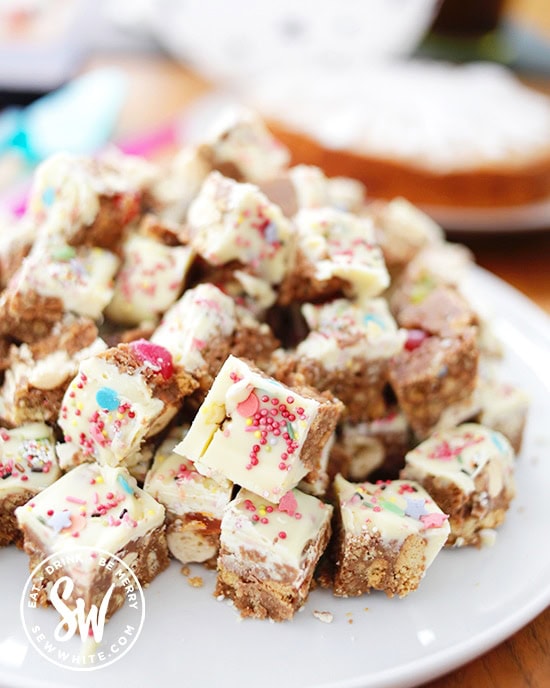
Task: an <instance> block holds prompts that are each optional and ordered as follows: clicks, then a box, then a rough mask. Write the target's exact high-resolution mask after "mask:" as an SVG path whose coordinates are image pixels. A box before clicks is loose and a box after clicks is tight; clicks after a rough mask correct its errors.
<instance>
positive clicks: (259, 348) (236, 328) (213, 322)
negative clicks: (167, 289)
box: [151, 284, 278, 403]
mask: <svg viewBox="0 0 550 688" xmlns="http://www.w3.org/2000/svg"><path fill="white" fill-rule="evenodd" d="M151 341H152V342H154V343H155V344H160V345H161V346H163V347H164V348H166V349H167V350H168V351H169V352H170V353H171V354H172V357H173V360H174V365H176V366H180V367H182V368H183V369H184V370H186V371H187V372H189V373H191V374H192V375H193V377H194V378H196V379H197V380H198V382H199V389H198V390H197V392H196V393H195V395H194V397H193V400H194V401H195V402H198V403H202V401H203V400H204V397H205V395H206V393H207V392H208V390H209V389H210V387H211V386H212V382H213V380H214V378H215V377H216V375H217V374H218V372H219V370H220V368H221V367H222V364H223V363H224V361H225V359H226V358H227V357H228V356H229V354H233V355H235V356H237V357H239V356H249V357H250V358H252V359H253V360H254V361H255V363H256V364H257V365H258V366H260V367H262V366H263V365H264V364H266V363H267V361H268V360H269V356H270V354H271V353H272V351H273V350H274V349H275V348H276V347H277V346H278V341H277V339H275V337H274V336H273V333H272V332H271V329H270V328H269V326H268V325H267V324H264V323H262V324H260V323H259V322H258V321H257V320H256V318H255V317H254V316H253V315H252V313H250V312H249V311H247V310H246V309H245V308H242V307H240V306H237V305H236V304H235V302H234V301H233V299H232V298H231V297H229V296H227V295H226V294H224V293H223V292H222V291H221V290H220V289H218V288H217V287H215V286H214V285H213V284H199V285H197V286H196V287H194V288H193V289H188V290H187V291H186V292H185V293H184V294H183V296H182V297H181V299H180V300H179V301H178V302H177V303H175V304H174V305H173V306H172V307H171V308H170V309H169V310H168V311H167V312H166V313H165V314H164V317H163V319H162V321H161V323H160V325H159V326H158V327H157V329H156V330H155V332H154V333H153V335H152V337H151Z"/></svg>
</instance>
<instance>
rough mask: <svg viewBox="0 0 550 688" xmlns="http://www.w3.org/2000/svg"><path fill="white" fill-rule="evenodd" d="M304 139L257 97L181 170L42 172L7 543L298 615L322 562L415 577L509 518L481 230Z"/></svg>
mask: <svg viewBox="0 0 550 688" xmlns="http://www.w3.org/2000/svg"><path fill="white" fill-rule="evenodd" d="M289 159H290V158H289V153H288V151H287V150H286V149H285V148H284V147H283V146H282V145H281V144H280V143H278V142H277V141H276V140H274V138H273V137H272V136H271V134H270V133H269V131H268V130H267V129H266V128H265V126H264V124H263V123H262V122H261V121H260V120H259V119H258V118H257V117H256V116H255V115H254V114H253V113H250V112H248V111H239V112H233V113H230V114H227V116H226V117H225V119H224V120H223V121H221V122H220V123H219V125H218V126H217V128H216V130H215V131H214V132H213V133H212V134H211V135H210V136H209V137H208V138H207V139H205V140H204V141H203V142H201V143H200V144H197V145H194V146H188V147H185V148H184V149H182V150H181V151H180V152H179V153H178V154H177V155H175V156H174V158H173V159H172V160H171V161H170V163H169V164H168V165H167V166H165V167H161V166H160V165H156V164H152V163H149V162H147V161H145V160H142V159H139V158H134V157H130V156H124V155H122V154H121V153H119V152H118V151H115V150H112V151H107V152H106V153H104V154H102V155H100V156H99V157H97V158H94V159H92V158H83V157H75V156H70V155H67V154H58V155H55V156H53V157H51V158H50V159H48V160H46V161H45V162H44V163H43V164H42V165H41V166H40V167H39V169H38V170H37V173H36V175H35V179H34V183H33V187H32V192H31V196H30V201H29V206H28V209H27V212H26V214H25V215H24V216H23V217H22V218H21V219H20V220H19V221H18V222H17V223H16V224H15V223H14V221H13V220H11V221H9V222H8V221H6V223H5V227H4V228H3V230H2V234H1V242H2V243H1V249H0V253H1V255H0V271H1V272H0V280H1V282H2V287H3V292H2V294H1V297H0V310H1V318H0V328H1V333H0V349H1V351H0V362H1V367H2V373H1V374H2V380H3V382H2V387H1V390H0V396H1V408H0V416H1V418H2V429H1V430H0V432H1V445H0V476H1V478H2V480H1V481H0V544H1V545H8V544H10V543H15V544H16V545H17V546H19V547H22V548H23V549H24V550H25V551H26V552H27V554H28V555H29V556H30V565H31V569H32V568H33V567H35V566H36V565H37V564H38V563H40V562H41V561H42V560H43V559H44V558H45V557H47V556H49V555H51V554H53V553H63V552H68V551H70V550H71V548H74V547H75V546H77V545H79V546H80V545H89V546H93V547H98V548H101V549H103V550H107V551H109V552H111V553H112V554H113V555H116V556H118V557H119V558H121V559H123V560H124V561H125V562H126V563H128V565H130V566H131V567H132V569H133V570H134V571H135V572H136V574H137V576H138V578H139V580H140V581H141V583H142V584H147V583H149V582H150V581H152V580H153V579H154V578H155V576H156V575H157V574H159V573H160V572H161V571H162V570H163V569H165V568H166V567H167V566H168V564H169V561H170V558H171V557H173V558H175V559H178V560H179V561H180V562H182V563H184V564H187V563H190V562H202V563H204V564H205V566H208V567H210V568H217V583H216V590H215V594H216V596H218V597H220V596H223V597H225V598H228V599H230V600H231V601H232V603H233V604H234V606H235V607H236V608H237V609H238V610H239V611H240V613H241V614H242V615H243V616H253V617H259V618H265V617H268V618H271V619H274V620H276V621H280V620H285V619H290V618H291V617H292V616H293V614H294V613H295V612H296V610H297V609H299V608H300V607H301V606H302V605H303V604H304V602H305V600H306V598H307V596H308V592H309V590H310V588H311V585H312V583H313V582H314V581H318V582H319V583H320V584H322V585H325V586H330V587H331V588H332V590H333V592H334V594H335V595H336V596H341V597H347V596H355V595H362V594H364V593H367V592H369V591H371V590H382V591H385V592H386V594H387V595H389V596H393V595H398V596H404V595H407V594H408V593H410V592H411V591H414V590H415V589H416V588H417V587H418V585H419V583H420V581H421V579H422V578H423V576H424V574H425V572H426V569H427V568H428V566H429V565H430V564H431V563H432V561H433V560H434V558H435V557H436V556H437V554H438V552H439V551H440V550H441V549H442V547H443V546H447V547H461V546H466V545H474V546H477V547H479V546H481V545H484V544H488V543H490V542H491V541H492V540H493V539H494V537H495V528H496V527H497V526H499V525H500V524H501V523H502V521H503V519H504V517H505V513H506V510H507V509H508V506H509V504H510V501H511V499H512V498H513V496H514V478H513V473H514V457H515V453H517V452H518V451H519V448H520V445H521V439H522V432H523V424H524V421H525V415H526V412H527V400H526V397H525V395H524V393H523V392H522V391H521V390H518V389H516V388H514V387H512V386H510V385H506V384H504V383H502V382H501V381H499V379H498V376H497V375H496V372H495V371H496V368H497V364H498V360H499V357H500V355H501V352H500V347H499V344H498V341H496V339H495V337H494V336H493V335H492V333H491V329H490V326H489V323H488V322H487V319H486V318H485V317H484V316H483V314H482V312H481V311H480V308H479V307H478V305H477V304H475V302H474V301H473V300H472V299H471V298H470V297H468V296H467V290H466V288H465V286H464V285H465V274H466V272H467V270H468V266H469V263H470V261H471V257H470V255H469V253H468V251H467V250H466V249H464V248H463V247H461V246H458V245H452V244H450V243H447V242H446V241H445V240H444V237H443V233H442V231H441V229H440V228H439V227H438V226H437V225H436V224H435V223H434V222H433V221H432V220H430V219H429V218H428V217H427V216H426V215H425V214H424V213H422V212H421V211H420V210H418V209H417V208H415V207H413V206H412V205H411V204H409V203H408V202H407V201H406V200H404V199H395V200H391V201H375V202H370V201H369V199H368V196H366V193H365V189H364V188H363V186H362V185H361V184H359V183H358V182H356V181H354V180H352V179H347V178H333V179H328V178H326V177H325V175H324V174H323V172H322V170H321V169H319V168H317V167H308V166H294V167H292V166H290V165H289ZM62 574H63V570H60V571H59V575H62ZM103 583H105V581H103ZM35 584H36V585H37V589H38V588H40V585H41V583H40V581H39V580H38V579H37V581H36V582H35ZM86 585H87V589H84V590H81V591H80V593H81V594H82V595H86V598H87V599H88V600H90V601H93V600H94V599H95V598H94V595H95V588H94V586H96V587H97V586H98V585H99V583H98V581H96V580H93V579H92V580H88V581H87V583H86ZM113 599H114V598H113ZM38 601H39V602H41V603H42V604H47V589H46V588H45V587H42V588H41V589H40V593H39V595H38ZM119 604H121V600H118V601H115V602H114V603H113V606H112V607H111V608H110V610H109V613H112V612H113V611H115V610H116V607H117V605H119Z"/></svg>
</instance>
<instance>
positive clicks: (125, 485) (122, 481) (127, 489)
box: [117, 473, 134, 495]
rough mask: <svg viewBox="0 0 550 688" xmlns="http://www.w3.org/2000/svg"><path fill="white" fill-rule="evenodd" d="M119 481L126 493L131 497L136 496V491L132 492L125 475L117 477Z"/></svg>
mask: <svg viewBox="0 0 550 688" xmlns="http://www.w3.org/2000/svg"><path fill="white" fill-rule="evenodd" d="M117 481H118V482H119V483H120V485H121V487H122V489H123V490H124V492H126V493H127V494H129V495H133V494H134V491H133V490H132V488H131V487H130V485H129V484H128V481H127V480H126V478H125V477H124V476H123V475H120V473H119V474H118V475H117Z"/></svg>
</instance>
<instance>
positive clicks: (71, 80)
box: [0, 0, 550, 286]
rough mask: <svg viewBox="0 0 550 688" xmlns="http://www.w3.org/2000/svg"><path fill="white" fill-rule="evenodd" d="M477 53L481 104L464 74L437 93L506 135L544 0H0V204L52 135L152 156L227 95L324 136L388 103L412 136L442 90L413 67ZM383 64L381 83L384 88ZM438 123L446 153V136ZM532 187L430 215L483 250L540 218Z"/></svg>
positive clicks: (22, 185) (18, 205)
mask: <svg viewBox="0 0 550 688" xmlns="http://www.w3.org/2000/svg"><path fill="white" fill-rule="evenodd" d="M479 61H482V62H485V63H487V62H488V63H490V64H493V65H498V66H499V67H502V71H501V72H498V80H500V81H499V83H500V85H501V86H502V87H503V89H504V90H503V91H502V93H501V94H500V95H499V96H498V98H495V103H494V107H493V110H491V109H490V108H489V107H488V106H487V103H490V100H491V98H490V96H489V95H487V94H486V93H483V91H484V90H485V89H484V82H483V81H481V82H480V85H478V96H479V97H481V96H483V99H484V101H485V104H486V107H485V112H483V108H481V107H477V105H476V101H475V98H474V97H473V96H472V97H469V96H468V91H467V87H466V90H465V91H464V93H465V95H464V96H463V95H462V94H460V95H457V96H456V97H455V100H456V103H454V104H453V106H452V112H451V115H452V117H451V119H452V120H453V122H454V127H455V129H458V128H459V127H458V126H456V125H460V126H462V128H463V129H464V128H465V129H466V130H467V129H468V128H469V127H470V124H469V122H468V120H467V118H466V110H467V111H468V113H467V114H468V117H470V118H473V119H472V121H474V120H475V118H476V117H478V115H479V117H480V118H481V116H482V115H483V117H485V120H487V121H486V122H485V125H484V126H485V137H486V138H490V137H489V136H488V134H490V133H491V128H492V121H494V122H495V125H496V124H497V123H499V122H500V120H501V119H502V122H501V123H500V128H501V130H503V131H505V130H506V129H507V128H508V129H510V131H512V129H513V133H514V135H515V136H516V138H517V137H518V136H519V138H518V140H519V142H520V144H521V141H522V140H523V139H522V137H524V136H525V135H526V134H525V131H527V132H528V131H529V128H530V123H529V121H527V120H526V121H525V123H523V119H522V116H523V113H522V111H521V110H518V116H514V114H513V112H512V110H513V108H512V106H513V105H514V103H513V102H512V101H514V100H515V92H514V91H513V90H510V91H509V96H507V95H506V94H507V93H508V91H506V88H508V86H510V87H512V86H513V84H512V82H511V81H509V80H508V76H509V75H510V76H513V77H514V78H517V79H519V81H518V83H521V84H523V85H526V86H528V87H529V88H530V89H532V93H533V94H534V93H537V94H538V93H542V94H545V95H546V94H550V7H549V3H548V0H339V1H336V0H323V1H321V0H302V1H301V2H299V3H297V2H295V1H293V0H278V1H277V2H274V1H273V0H256V2H254V3H251V2H249V1H247V0H233V1H232V2H227V1H226V0H1V1H0V107H1V110H0V211H1V210H2V209H3V210H5V211H8V212H15V213H21V212H22V211H23V209H24V204H25V198H26V190H27V188H28V181H29V175H30V174H31V173H32V170H33V169H34V167H35V165H36V164H37V163H38V162H39V161H40V160H42V159H43V158H44V157H46V156H47V155H49V154H50V153H51V152H53V151H55V150H59V149H65V150H70V151H73V152H76V153H93V152H96V151H98V150H100V149H101V148H102V147H103V146H105V144H106V143H107V142H108V141H114V142H115V143H117V144H118V145H119V146H120V147H121V148H122V149H123V150H124V151H126V152H129V153H136V154H143V155H146V156H150V157H155V158H159V157H160V158H162V157H163V156H166V155H170V154H171V153H172V152H173V151H174V150H175V149H176V148H178V147H179V146H181V145H183V144H184V143H186V142H188V141H189V140H191V139H192V138H193V137H195V138H196V135H197V131H196V130H197V128H199V129H201V128H202V127H203V126H204V125H205V122H207V121H208V119H209V117H210V116H211V115H212V113H217V112H218V111H219V106H220V105H221V104H222V105H223V104H225V103H227V102H235V101H239V102H246V103H248V104H251V105H252V106H254V107H257V108H258V109H259V110H260V112H261V114H263V115H266V116H267V117H268V118H274V119H281V118H282V119H283V120H285V121H286V122H287V123H288V124H289V126H291V127H292V126H294V125H296V126H299V125H301V124H302V123H303V122H306V124H307V126H312V124H311V123H312V122H313V123H314V124H315V125H316V126H317V129H316V131H315V133H316V135H318V137H319V140H320V141H321V143H322V145H325V146H326V147H328V148H338V147H339V146H340V145H341V146H343V147H345V146H346V144H347V143H349V141H352V139H351V138H350V136H351V134H350V132H353V131H355V130H356V129H358V127H359V126H360V125H361V124H363V125H364V126H366V124H365V123H366V122H367V121H368V122H370V120H369V117H371V118H372V116H373V113H375V112H376V113H377V115H378V120H373V124H374V125H376V126H381V125H384V124H385V119H386V120H389V119H390V118H389V117H386V115H385V113H384V109H383V107H390V106H394V109H395V105H396V103H397V107H398V109H399V116H400V117H401V116H402V115H403V116H406V117H408V120H407V121H406V125H407V127H409V128H410V129H411V132H412V133H411V135H410V137H409V139H410V141H414V140H417V144H418V145H423V140H422V138H421V137H420V133H421V131H420V130H421V129H422V130H423V131H424V134H423V135H424V136H425V137H427V140H428V142H429V139H430V137H431V138H433V131H432V130H433V129H436V130H437V129H438V128H442V127H440V126H439V124H438V118H439V122H445V121H446V120H447V119H449V112H450V110H451V108H450V106H449V105H448V104H446V103H445V102H444V101H445V99H446V98H447V96H446V95H445V93H439V95H438V92H439V91H440V90H441V89H440V88H439V85H440V84H441V85H442V86H445V88H447V91H448V92H449V95H453V86H452V85H449V84H447V85H445V80H446V76H445V74H444V76H443V78H440V77H439V76H437V73H436V72H434V74H435V76H434V77H433V78H432V81H430V78H428V76H426V75H424V74H422V70H423V69H424V66H425V65H426V64H429V65H432V66H433V65H440V64H447V63H452V64H459V65H464V64H470V63H478V62H479ZM396 65H397V67H396ZM411 65H413V66H415V65H421V68H420V69H419V70H416V67H414V69H410V66H411ZM399 70H401V71H399ZM415 70H416V71H415ZM396 71H397V72H398V73H397V74H396V73H395V72H396ZM432 71H433V70H432ZM461 73H462V72H461ZM476 73H477V72H476ZM473 74H474V72H472V75H471V76H468V79H471V80H472V82H473V81H474V76H473ZM495 74H496V72H495ZM390 77H391V79H394V80H395V83H396V86H395V88H394V91H396V94H397V95H395V96H394V95H392V94H391V93H390V94H389V95H388V91H389V90H391V88H389V87H388V88H385V86H387V83H389V82H388V78H390ZM377 79H378V80H377ZM438 79H439V81H438ZM381 82H383V84H382V87H380V83H381ZM449 83H450V82H449ZM514 84H515V82H514ZM514 87H515V86H514ZM461 88H462V86H461ZM377 89H378V93H377V92H376V91H377ZM472 89H473V87H472ZM501 90H502V89H501ZM373 94H374V95H373ZM420 94H423V95H422V98H423V99H424V101H425V102H424V103H423V104H422V107H420V106H419V102H420V100H421V99H422V98H421V97H420ZM472 94H474V95H475V89H474V90H472ZM495 94H496V91H495ZM496 95H498V94H496ZM379 96H380V97H379ZM382 96H384V98H385V100H384V99H383V98H382ZM432 97H433V99H434V102H433V103H431V98H432ZM506 97H508V102H506ZM438 98H439V99H438ZM403 102H405V106H403V104H402V103H403ZM413 104H414V105H415V108H416V110H415V108H410V109H411V112H407V110H408V109H409V106H410V105H413ZM502 104H504V106H503V105H502ZM549 104H550V100H547V99H545V100H536V98H535V97H534V96H533V97H531V105H533V107H532V108H531V110H533V111H534V110H537V108H538V115H539V124H540V122H542V124H541V125H540V131H541V132H542V133H541V134H540V136H542V137H543V138H544V137H545V136H546V141H542V142H541V147H546V146H548V148H549V151H550V135H548V136H547V132H550V114H549V113H550V105H549ZM446 105H447V107H445V106H446ZM382 106H383V107H382ZM514 107H516V106H515V105H514ZM413 110H414V113H413V112H412V111H413ZM508 110H510V112H507V111H508ZM394 114H395V113H394ZM413 114H414V117H416V120H414V117H413ZM505 114H506V115H507V117H501V115H505ZM413 120H414V121H413ZM434 122H435V125H434V126H432V124H433V123H434ZM474 124H475V121H474ZM398 126H399V122H398ZM415 127H416V129H415ZM545 127H546V128H545ZM371 128H372V129H373V131H374V130H375V128H374V127H371ZM522 129H523V130H525V131H523V132H522ZM463 134H464V136H466V137H468V136H469V133H468V131H465V132H463ZM391 135H392V134H391V132H390V134H389V135H387V137H386V138H388V137H389V138H391ZM450 136H451V143H453V145H454V146H455V149H456V150H457V151H458V152H460V149H461V147H462V146H461V141H460V139H457V138H456V136H455V132H451V134H450ZM346 137H347V138H346ZM373 137H374V138H376V136H375V135H374V134H373ZM453 137H454V139H453ZM348 139H349V141H348ZM418 141H419V142H420V143H418ZM405 143H407V142H405ZM413 154H414V151H412V152H411V155H413ZM398 190H399V189H398ZM412 200H414V199H412ZM542 201H543V202H537V203H535V204H527V205H520V206H519V207H517V206H516V207H505V208H497V207H486V208H484V209H482V210H481V211H477V210H475V209H474V210H472V209H471V208H467V207H458V208H454V207H452V204H451V206H450V207H446V208H443V209H441V208H439V209H437V208H435V209H434V217H435V219H436V220H438V221H439V222H441V223H442V224H443V226H444V227H445V229H446V230H448V231H449V232H451V233H452V236H458V238H460V239H465V240H466V241H467V242H468V243H471V244H473V245H474V248H475V249H478V248H479V249H480V250H479V251H478V255H479V256H480V257H481V260H482V261H483V260H484V250H485V244H486V243H487V245H488V246H489V247H490V250H491V251H494V250H495V248H494V247H495V244H494V242H493V241H492V238H491V237H492V236H493V235H494V234H495V233H500V234H503V233H505V234H506V235H507V239H506V241H508V242H509V243H510V245H511V242H513V239H511V238H510V237H509V236H508V235H510V234H516V233H517V232H519V231H521V232H522V235H523V236H526V233H529V234H530V235H531V234H532V233H534V232H537V233H538V234H539V235H540V234H541V232H542V231H543V230H546V229H547V228H548V227H549V226H550V198H545V199H542ZM430 210H431V208H430ZM489 235H491V236H490V237H489ZM538 241H541V239H538ZM484 242H485V243H484ZM546 249H548V250H550V244H548V245H546V244H545V245H544V251H543V252H542V254H543V255H544V252H545V251H546ZM521 250H522V247H521V246H520V247H519V248H518V249H516V248H514V250H513V251H512V250H511V251H509V252H508V253H507V254H506V256H505V260H508V254H509V253H512V252H515V255H516V257H517V254H518V251H519V252H520V253H521ZM539 253H540V251H537V255H538V254H539ZM510 260H511V258H510ZM487 264H488V265H489V267H493V265H492V264H491V262H490V257H489V260H488V262H487ZM516 266H517V263H516V262H510V265H509V267H510V269H511V270H512V271H513V270H516ZM517 273H518V275H520V279H519V282H516V284H518V283H519V286H521V271H520V270H519V269H517Z"/></svg>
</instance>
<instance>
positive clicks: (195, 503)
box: [143, 434, 233, 520]
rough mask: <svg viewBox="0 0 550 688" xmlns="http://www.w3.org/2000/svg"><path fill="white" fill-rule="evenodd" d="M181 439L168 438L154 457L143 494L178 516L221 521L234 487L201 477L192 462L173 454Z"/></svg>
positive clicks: (228, 483) (230, 484) (223, 482)
mask: <svg viewBox="0 0 550 688" xmlns="http://www.w3.org/2000/svg"><path fill="white" fill-rule="evenodd" d="M180 439H181V434H180V437H168V438H167V439H166V440H164V442H163V443H162V444H161V445H160V447H159V448H158V449H157V451H156V453H155V460H154V462H153V465H152V466H151V469H150V471H149V473H148V474H147V477H146V479H145V485H144V488H143V489H144V490H145V491H146V492H148V493H149V494H150V495H152V496H153V497H154V498H155V499H156V500H157V501H159V502H160V503H161V504H164V506H165V507H166V509H167V511H168V512H170V513H172V514H174V515H176V516H183V515H185V514H193V513H194V514H202V515H203V516H206V517H207V518H210V519H217V520H221V518H222V515H223V510H224V508H225V507H226V506H227V504H228V502H229V500H230V499H231V492H232V490H233V483H231V482H230V481H229V480H223V481H220V482H217V481H216V480H213V479H212V478H207V477H205V476H204V475H201V474H200V473H199V472H198V471H197V470H196V469H195V466H194V465H193V463H192V462H191V461H189V459H186V458H185V457H184V456H181V455H180V454H176V453H175V452H174V447H175V446H176V445H177V444H178V443H179V441H180Z"/></svg>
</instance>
